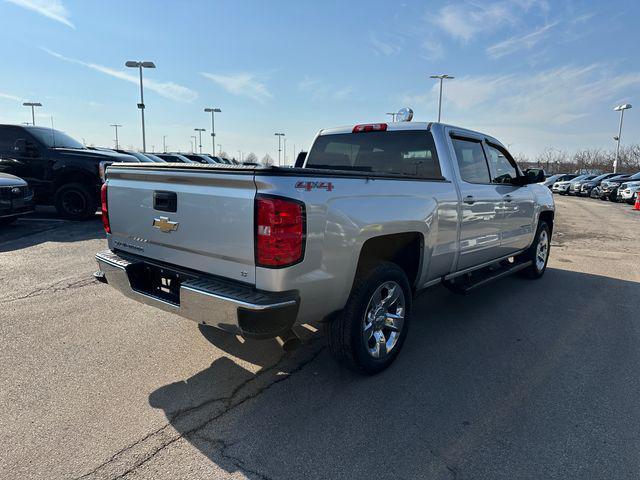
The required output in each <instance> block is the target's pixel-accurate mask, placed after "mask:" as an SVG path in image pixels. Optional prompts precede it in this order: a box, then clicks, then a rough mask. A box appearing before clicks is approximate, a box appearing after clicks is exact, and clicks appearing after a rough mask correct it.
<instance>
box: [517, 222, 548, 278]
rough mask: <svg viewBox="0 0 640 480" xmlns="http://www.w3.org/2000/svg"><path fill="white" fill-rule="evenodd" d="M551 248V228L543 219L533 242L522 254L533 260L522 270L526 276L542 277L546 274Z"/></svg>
mask: <svg viewBox="0 0 640 480" xmlns="http://www.w3.org/2000/svg"><path fill="white" fill-rule="evenodd" d="M550 250H551V229H550V228H549V225H548V224H547V222H544V221H541V222H540V223H539V224H538V229H537V230H536V236H535V238H534V240H533V244H532V245H531V246H530V247H529V250H527V252H526V253H523V254H522V256H523V257H524V259H526V260H531V265H530V266H528V267H527V268H525V269H524V270H522V273H523V275H524V276H526V277H528V278H540V277H541V276H542V275H544V272H545V271H546V269H547V263H548V262H549V252H550Z"/></svg>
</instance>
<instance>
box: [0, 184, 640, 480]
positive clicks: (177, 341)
mask: <svg viewBox="0 0 640 480" xmlns="http://www.w3.org/2000/svg"><path fill="white" fill-rule="evenodd" d="M556 201H557V209H558V211H557V217H556V231H555V232H554V239H553V242H552V251H551V259H550V262H549V269H548V271H547V273H546V274H545V276H544V277H543V279H541V280H539V281H531V280H525V279H521V278H516V277H513V278H508V279H504V280H501V281H499V282H496V283H494V284H492V285H490V286H488V287H485V288H483V289H480V290H478V291H476V292H474V293H473V294H471V295H468V296H456V295H454V294H452V293H450V292H449V291H447V290H445V289H443V288H440V287H437V288H435V289H433V290H430V291H428V292H427V293H426V294H424V295H423V296H421V297H420V298H419V299H418V300H417V302H416V304H415V311H414V317H413V324H412V326H411V328H412V331H411V332H410V335H409V338H408V340H407V344H406V345H405V349H404V351H403V353H402V355H401V356H400V357H399V358H398V360H397V362H396V363H395V364H394V365H393V366H392V367H391V368H389V369H388V370H386V371H384V372H382V373H381V374H379V375H377V376H375V377H370V378H365V377H360V376H357V375H355V374H352V373H350V372H348V371H345V370H342V369H340V368H339V367H338V366H336V364H335V363H334V362H333V360H332V359H331V358H330V356H329V355H328V352H327V351H326V349H325V348H324V342H323V338H322V337H321V335H320V334H319V333H318V332H314V331H313V330H314V329H313V328H312V327H310V328H309V329H303V330H301V333H303V334H304V337H305V342H306V345H305V346H304V347H303V348H301V349H299V350H298V351H296V352H294V353H293V354H289V355H283V354H282V353H281V352H280V350H279V347H278V346H277V344H276V343H275V341H273V342H271V341H264V342H258V341H245V342H244V343H242V342H240V341H239V339H236V338H235V337H232V336H228V335H226V334H223V333H220V332H217V331H215V330H210V329H205V328H199V327H198V326H197V325H196V324H194V323H192V322H189V321H187V320H182V319H180V318H177V317H174V316H171V315H170V314H167V313H164V312H161V311H158V310H156V309H153V308H151V307H146V306H143V305H141V304H138V303H135V302H133V301H130V300H128V299H125V298H124V297H122V296H120V295H119V294H117V293H116V292H115V291H113V290H112V289H110V288H109V287H107V286H105V285H102V284H99V283H97V282H95V281H94V280H93V279H92V277H91V273H92V272H93V271H94V270H95V268H96V267H95V263H94V261H93V255H94V253H95V252H96V251H98V250H101V249H103V248H104V245H105V242H104V239H103V233H102V225H101V223H100V220H99V219H97V218H96V220H95V221H89V222H83V223H68V222H63V221H59V220H56V219H55V218H54V217H53V216H52V215H51V214H50V213H49V212H48V211H39V212H38V213H37V214H36V215H35V216H33V217H32V218H29V219H24V220H20V221H18V222H17V223H16V224H15V225H14V226H11V227H3V228H2V229H1V230H0V287H1V289H0V317H1V321H0V341H1V342H2V348H1V350H0V365H1V367H0V429H1V431H2V435H1V436H2V440H3V442H2V448H1V449H0V478H3V479H12V478H34V479H36V478H37V479H43V478H47V479H49V478H56V479H57V478H69V479H76V478H87V479H103V478H104V479H114V478H128V479H163V478H191V479H194V478H251V479H279V478H286V479H300V478H318V479H327V478H349V479H354V478H355V479H357V478H369V479H387V478H388V479H413V478H430V479H431V478H433V479H449V478H457V479H462V478H473V479H485V478H486V479H497V478H504V479H514V478H519V479H522V478H547V479H548V478H562V479H569V478H575V479H581V480H583V479H585V478H617V479H622V478H638V476H639V475H640V455H638V452H639V451H640V434H639V433H638V424H639V423H640V402H638V398H640V377H639V376H638V374H637V372H638V370H640V212H634V211H632V210H631V208H630V207H629V206H627V205H619V204H617V205H614V204H610V203H608V202H606V203H605V202H601V201H598V200H591V199H576V198H558V197H556Z"/></svg>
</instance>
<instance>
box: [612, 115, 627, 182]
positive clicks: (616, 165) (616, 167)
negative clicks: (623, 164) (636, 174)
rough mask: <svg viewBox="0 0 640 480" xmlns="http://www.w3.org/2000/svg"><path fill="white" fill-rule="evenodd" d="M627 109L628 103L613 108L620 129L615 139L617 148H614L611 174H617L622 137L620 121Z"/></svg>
mask: <svg viewBox="0 0 640 480" xmlns="http://www.w3.org/2000/svg"><path fill="white" fill-rule="evenodd" d="M629 108H631V104H630V103H625V104H624V105H617V106H616V107H614V108H613V110H614V111H616V112H620V128H618V137H617V138H616V140H617V141H618V147H617V148H616V159H615V161H614V162H613V173H618V159H619V157H620V138H621V137H622V121H623V120H624V111H625V110H627V109H629ZM614 138H615V137H614Z"/></svg>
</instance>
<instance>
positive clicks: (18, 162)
mask: <svg viewBox="0 0 640 480" xmlns="http://www.w3.org/2000/svg"><path fill="white" fill-rule="evenodd" d="M131 160H132V157H131V156H130V155H122V154H119V153H115V152H112V153H110V152H103V151H98V150H89V149H88V148H85V147H84V146H83V145H82V144H81V143H80V142H78V141H77V140H74V139H73V138H71V137H70V136H68V135H67V134H66V133H63V132H60V131H58V130H53V129H51V128H45V127H33V126H24V125H0V172H4V173H9V174H11V175H16V176H18V177H21V178H23V179H25V180H26V181H27V182H28V183H29V186H30V187H31V188H32V189H33V191H34V193H35V201H36V204H39V205H55V207H56V210H57V211H58V213H59V214H60V215H61V216H62V217H64V218H68V219H71V220H83V219H85V218H89V217H90V216H92V215H93V214H94V213H95V212H96V210H97V208H98V205H99V200H100V186H101V180H100V165H101V163H103V162H107V163H112V162H120V161H131Z"/></svg>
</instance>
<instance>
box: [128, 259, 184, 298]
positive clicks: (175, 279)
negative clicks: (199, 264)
mask: <svg viewBox="0 0 640 480" xmlns="http://www.w3.org/2000/svg"><path fill="white" fill-rule="evenodd" d="M127 274H128V276H129V282H130V283H131V288H132V289H133V290H135V291H136V292H139V293H144V294H145V295H149V296H150V297H154V298H157V299H158V300H162V301H164V302H168V303H171V304H173V305H178V306H179V305H180V285H181V283H182V281H183V280H184V279H183V278H182V275H181V274H180V273H179V272H176V271H174V270H170V269H167V268H163V267H159V266H157V265H152V264H148V263H136V264H132V265H129V266H128V267H127Z"/></svg>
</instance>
